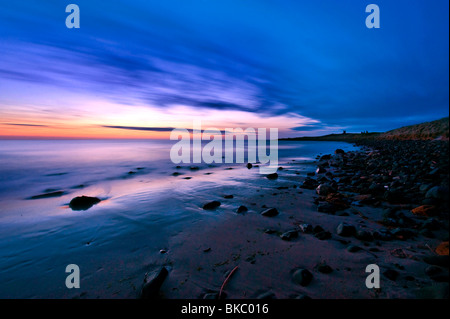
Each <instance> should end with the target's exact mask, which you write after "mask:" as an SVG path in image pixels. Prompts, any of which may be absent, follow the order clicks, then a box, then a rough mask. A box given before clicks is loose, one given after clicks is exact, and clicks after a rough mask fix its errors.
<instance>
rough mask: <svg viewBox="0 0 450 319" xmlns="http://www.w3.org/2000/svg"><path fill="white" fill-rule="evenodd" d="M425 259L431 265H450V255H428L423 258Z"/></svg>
mask: <svg viewBox="0 0 450 319" xmlns="http://www.w3.org/2000/svg"><path fill="white" fill-rule="evenodd" d="M423 261H424V262H426V263H427V264H429V265H435V266H441V267H446V268H448V267H449V261H450V259H449V256H448V255H447V256H445V255H443V256H427V257H424V258H423Z"/></svg>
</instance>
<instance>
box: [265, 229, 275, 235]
mask: <svg viewBox="0 0 450 319" xmlns="http://www.w3.org/2000/svg"><path fill="white" fill-rule="evenodd" d="M276 232H277V231H276V230H275V229H272V228H267V229H265V230H264V233H266V234H269V235H271V234H275V233H276Z"/></svg>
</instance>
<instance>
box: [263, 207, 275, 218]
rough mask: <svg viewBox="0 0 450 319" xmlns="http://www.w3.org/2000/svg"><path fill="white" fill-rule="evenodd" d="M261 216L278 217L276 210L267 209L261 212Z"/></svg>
mask: <svg viewBox="0 0 450 319" xmlns="http://www.w3.org/2000/svg"><path fill="white" fill-rule="evenodd" d="M261 215H263V216H266V217H274V216H277V215H278V210H277V209H276V208H269V209H266V210H264V211H262V212H261Z"/></svg>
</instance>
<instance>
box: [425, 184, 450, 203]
mask: <svg viewBox="0 0 450 319" xmlns="http://www.w3.org/2000/svg"><path fill="white" fill-rule="evenodd" d="M425 197H426V198H434V199H439V200H442V199H448V189H445V188H444V187H442V186H434V187H432V188H430V189H429V190H428V191H427V193H426V195H425Z"/></svg>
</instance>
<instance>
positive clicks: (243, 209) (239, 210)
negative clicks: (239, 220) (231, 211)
mask: <svg viewBox="0 0 450 319" xmlns="http://www.w3.org/2000/svg"><path fill="white" fill-rule="evenodd" d="M247 211H248V208H247V207H245V206H244V205H241V206H239V208H238V209H237V210H236V214H242V213H245V212H247Z"/></svg>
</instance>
